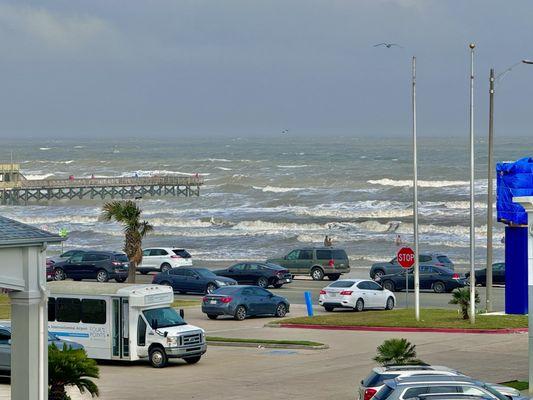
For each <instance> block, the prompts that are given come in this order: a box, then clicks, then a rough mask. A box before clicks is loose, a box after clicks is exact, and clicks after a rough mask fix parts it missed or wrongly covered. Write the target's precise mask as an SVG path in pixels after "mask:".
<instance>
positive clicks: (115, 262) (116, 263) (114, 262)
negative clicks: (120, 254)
mask: <svg viewBox="0 0 533 400" xmlns="http://www.w3.org/2000/svg"><path fill="white" fill-rule="evenodd" d="M111 264H113V265H115V266H118V265H122V263H121V262H119V261H111Z"/></svg>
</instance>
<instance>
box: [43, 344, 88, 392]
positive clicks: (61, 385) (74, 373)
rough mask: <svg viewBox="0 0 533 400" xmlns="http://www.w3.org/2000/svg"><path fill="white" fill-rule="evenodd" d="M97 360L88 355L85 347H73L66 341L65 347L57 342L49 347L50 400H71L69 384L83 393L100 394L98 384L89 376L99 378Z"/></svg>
mask: <svg viewBox="0 0 533 400" xmlns="http://www.w3.org/2000/svg"><path fill="white" fill-rule="evenodd" d="M98 376H99V371H98V365H96V361H94V360H92V359H90V358H88V357H87V353H86V352H85V350H83V349H72V348H71V347H70V346H68V345H67V344H66V343H64V344H63V349H59V348H57V347H56V345H55V344H51V345H50V347H49V348H48V385H49V386H50V390H49V399H50V400H70V397H69V396H68V395H67V392H66V387H67V386H76V387H77V388H78V389H79V391H80V392H81V393H85V391H87V392H89V393H90V394H91V396H92V397H96V396H98V395H99V392H98V386H96V384H95V383H94V382H93V381H92V380H91V379H89V378H98Z"/></svg>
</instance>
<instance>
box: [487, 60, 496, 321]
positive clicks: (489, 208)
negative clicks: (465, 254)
mask: <svg viewBox="0 0 533 400" xmlns="http://www.w3.org/2000/svg"><path fill="white" fill-rule="evenodd" d="M489 82H490V87H489V150H488V170H487V267H486V268H487V274H486V276H487V278H486V281H485V285H486V298H487V300H486V304H485V309H486V311H487V312H492V222H493V215H492V202H493V193H492V192H493V187H492V185H493V180H492V178H493V169H494V143H493V140H494V69H493V68H491V70H490V78H489Z"/></svg>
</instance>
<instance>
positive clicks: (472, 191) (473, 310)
mask: <svg viewBox="0 0 533 400" xmlns="http://www.w3.org/2000/svg"><path fill="white" fill-rule="evenodd" d="M469 47H470V312H469V316H470V323H471V324H475V323H476V301H475V300H476V274H475V264H476V260H475V250H476V247H475V246H476V228H475V214H474V212H475V209H474V206H475V189H474V179H475V172H474V167H475V160H474V48H475V47H476V45H475V44H474V43H470V45H469Z"/></svg>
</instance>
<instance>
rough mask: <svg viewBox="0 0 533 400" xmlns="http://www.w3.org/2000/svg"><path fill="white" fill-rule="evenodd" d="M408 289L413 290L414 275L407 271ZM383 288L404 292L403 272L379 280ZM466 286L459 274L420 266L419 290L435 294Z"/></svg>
mask: <svg viewBox="0 0 533 400" xmlns="http://www.w3.org/2000/svg"><path fill="white" fill-rule="evenodd" d="M408 280H409V289H410V290H413V289H414V274H413V269H412V268H411V269H410V270H409V271H408ZM379 283H381V286H383V288H385V289H387V290H390V291H391V292H396V291H400V290H405V271H404V272H400V273H397V274H391V275H383V276H382V277H381V278H380V279H379ZM464 286H466V280H465V279H464V278H461V277H460V276H459V274H457V273H455V272H453V271H451V270H449V269H447V268H443V267H435V266H430V265H421V266H420V289H421V290H433V291H434V292H435V293H444V292H451V291H452V290H453V289H456V288H461V287H464Z"/></svg>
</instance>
